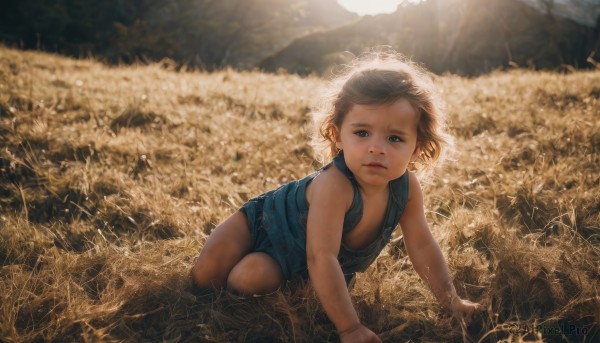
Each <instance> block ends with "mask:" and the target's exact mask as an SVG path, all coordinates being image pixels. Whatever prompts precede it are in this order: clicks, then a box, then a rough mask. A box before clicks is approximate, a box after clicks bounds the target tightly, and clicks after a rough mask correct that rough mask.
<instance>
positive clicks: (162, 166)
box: [0, 48, 600, 342]
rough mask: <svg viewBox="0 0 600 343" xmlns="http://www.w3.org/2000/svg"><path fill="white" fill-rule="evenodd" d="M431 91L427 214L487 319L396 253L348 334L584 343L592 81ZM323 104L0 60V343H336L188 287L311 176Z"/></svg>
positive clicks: (286, 314) (263, 306) (596, 133)
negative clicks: (436, 159)
mask: <svg viewBox="0 0 600 343" xmlns="http://www.w3.org/2000/svg"><path fill="white" fill-rule="evenodd" d="M436 82H437V83H438V84H439V86H440V87H441V89H442V91H443V94H444V97H445V99H446V101H447V103H448V111H449V115H450V119H451V120H450V129H451V131H452V133H453V134H454V135H455V136H456V138H457V149H456V150H457V151H456V154H455V155H454V157H453V158H454V160H453V161H452V162H450V163H448V164H446V166H445V167H444V169H443V170H441V171H439V172H438V173H437V174H436V175H435V177H433V178H431V179H430V180H428V182H427V183H426V184H425V185H424V188H425V193H426V208H427V216H428V220H429V223H430V225H431V228H432V230H433V233H434V236H435V237H436V238H437V239H438V241H439V243H440V246H441V247H442V250H443V252H444V254H445V256H446V258H447V260H448V263H449V266H450V269H451V273H452V274H453V276H454V279H455V284H456V286H457V290H458V293H459V294H460V295H461V296H464V297H467V298H469V299H472V300H474V301H478V302H480V303H482V304H484V305H485V307H486V310H485V311H484V312H483V313H481V314H480V315H477V316H476V317H475V318H474V319H473V321H472V322H471V323H469V324H468V325H461V323H459V322H457V321H456V320H455V319H453V318H452V317H451V314H450V313H448V312H447V311H446V310H444V309H443V308H441V307H440V305H439V304H438V303H437V302H436V300H435V299H434V297H433V295H432V294H431V293H430V292H429V290H427V288H426V287H425V285H424V284H423V283H422V282H421V281H420V280H419V278H418V276H417V275H416V273H415V272H414V270H413V269H412V267H411V265H410V261H409V260H408V258H407V256H406V253H405V250H404V248H403V246H402V240H401V239H396V240H395V241H394V243H393V244H391V245H390V246H389V248H388V249H386V250H385V251H384V253H383V254H382V256H380V258H379V259H378V260H377V261H376V262H375V263H374V264H373V265H372V266H371V267H370V268H369V270H368V272H366V273H364V274H361V275H359V276H358V279H357V283H356V285H355V286H354V288H353V289H352V293H351V295H352V298H353V301H354V303H355V305H356V307H357V310H358V312H359V315H360V317H361V319H362V320H363V321H364V322H365V323H366V324H367V325H368V326H369V327H371V328H372V329H374V330H375V331H376V332H379V333H381V337H382V338H383V339H384V341H388V342H399V341H409V340H410V341H421V342H440V341H448V342H458V341H463V340H464V341H483V342H488V341H492V342H497V341H503V342H521V341H536V342H541V341H544V342H561V341H571V342H594V341H597V340H598V338H600V333H599V329H598V323H599V322H600V295H599V285H600V283H599V281H600V229H599V227H600V173H599V172H598V170H599V169H600V168H599V167H600V154H599V153H600V130H599V129H600V124H599V123H600V72H599V71H593V72H589V71H588V72H574V73H570V74H558V73H548V72H544V73H541V72H533V71H512V72H505V73H500V72H497V73H493V74H491V75H487V76H482V77H479V78H475V79H465V78H460V77H456V76H451V75H448V76H442V77H438V78H437V80H436ZM322 85H323V80H321V79H319V78H316V77H308V78H300V77H297V76H293V75H284V74H281V75H272V74H262V73H259V72H236V71H232V70H223V71H219V72H214V73H203V72H191V71H190V72H186V71H175V70H172V69H169V67H168V66H165V65H161V64H154V65H148V66H130V67H116V68H108V67H105V66H103V65H102V64H100V63H97V62H94V61H86V60H78V61H77V60H71V59H66V58H63V57H58V56H54V55H49V54H41V53H35V52H21V51H16V50H11V49H6V48H0V175H1V177H0V208H1V209H0V299H1V300H0V303H1V308H0V339H1V340H2V341H7V342H13V341H14V342H21V341H25V342H33V341H65V340H66V341H172V342H179V341H205V342H236V341H247V342H253V341H256V342H264V341H289V342H292V341H296V342H305V341H306V342H314V341H337V340H338V338H337V335H336V334H335V331H334V327H333V325H332V324H331V323H330V322H329V320H328V319H327V317H326V315H325V314H324V312H323V310H322V309H321V307H320V305H319V302H318V299H317V298H316V296H315V294H314V293H313V292H312V290H311V289H310V288H309V287H308V288H307V287H297V286H295V285H291V286H288V287H285V288H284V289H282V290H281V291H278V292H276V293H274V294H270V295H267V296H261V297H252V298H239V297H236V296H233V295H230V294H227V293H214V292H197V291H196V290H194V289H193V288H192V287H191V285H190V282H189V280H188V276H187V273H188V270H189V268H190V266H191V264H192V262H193V259H194V257H195V256H196V255H197V253H198V252H199V250H200V249H201V247H202V244H203V242H204V241H205V239H206V237H207V236H208V234H209V233H210V232H211V230H212V229H213V228H214V227H215V225H216V224H217V223H218V222H219V221H221V220H222V219H224V218H225V217H226V216H227V215H229V214H230V213H231V212H232V211H233V210H235V209H236V208H237V207H238V206H240V205H241V204H242V203H243V202H244V201H245V200H247V199H248V198H249V197H251V196H253V195H256V194H259V193H261V192H263V191H265V190H268V189H271V188H273V187H276V186H277V185H279V184H281V183H283V182H286V181H289V180H292V179H295V178H299V177H302V176H304V175H306V174H308V173H310V172H312V171H313V170H314V169H315V168H317V167H318V163H317V162H316V161H315V160H314V159H313V158H312V152H311V148H310V146H309V139H308V132H309V128H310V121H309V116H308V112H309V109H310V107H311V106H313V105H314V104H315V101H317V99H318V94H319V91H320V89H321V86H322ZM571 329H572V330H571Z"/></svg>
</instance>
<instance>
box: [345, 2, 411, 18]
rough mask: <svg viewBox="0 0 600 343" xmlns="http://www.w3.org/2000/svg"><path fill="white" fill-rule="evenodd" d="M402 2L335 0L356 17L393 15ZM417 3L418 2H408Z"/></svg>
mask: <svg viewBox="0 0 600 343" xmlns="http://www.w3.org/2000/svg"><path fill="white" fill-rule="evenodd" d="M403 1H404V0H337V2H338V3H339V4H340V5H341V6H342V7H344V8H345V9H346V10H348V11H350V12H354V13H356V14H358V15H361V16H363V15H377V14H382V13H394V12H395V11H396V8H397V7H398V4H400V3H401V2H403ZM409 1H410V2H419V1H420V0H409Z"/></svg>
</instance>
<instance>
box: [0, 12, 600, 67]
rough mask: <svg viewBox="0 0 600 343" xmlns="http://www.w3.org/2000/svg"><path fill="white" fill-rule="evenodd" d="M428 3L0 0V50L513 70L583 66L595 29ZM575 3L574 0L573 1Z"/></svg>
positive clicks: (245, 63)
mask: <svg viewBox="0 0 600 343" xmlns="http://www.w3.org/2000/svg"><path fill="white" fill-rule="evenodd" d="M537 1H538V2H539V3H540V4H541V5H544V6H546V7H544V6H542V8H547V9H548V10H547V11H545V12H544V11H540V10H539V9H534V8H533V7H531V6H528V5H526V4H524V3H523V2H522V1H521V0H428V1H423V2H421V3H419V4H412V3H408V2H406V3H405V4H404V5H402V6H400V7H399V10H398V11H397V12H396V13H393V14H389V15H378V16H373V17H370V16H368V17H363V18H359V17H357V16H356V15H354V14H351V13H349V12H347V11H345V10H344V9H343V8H341V7H340V6H339V5H338V4H337V2H336V1H335V0H103V1H92V0H56V1H52V2H50V1H44V0H5V1H2V2H0V42H3V43H4V44H6V45H9V46H16V47H21V48H24V49H40V50H46V51H51V52H57V53H61V54H66V55H70V56H75V57H88V56H93V57H95V58H99V59H102V60H104V61H106V62H109V63H130V62H134V61H140V60H141V61H146V60H150V61H158V60H161V59H164V58H169V59H171V60H173V61H174V62H175V63H176V64H178V65H188V66H191V67H199V68H203V69H208V70H212V69H215V68H222V67H226V66H232V67H235V68H239V69H251V68H256V67H259V68H261V69H265V70H269V71H275V70H278V69H286V70H289V71H292V72H297V73H310V72H324V71H326V70H327V69H328V68H329V67H330V66H331V65H332V64H334V63H339V62H343V61H344V60H345V59H346V58H347V56H348V54H347V53H345V52H347V51H350V52H352V53H354V54H357V53H360V52H361V51H363V50H364V49H366V48H368V47H371V46H375V45H390V46H392V47H394V48H395V49H396V50H399V51H401V52H403V53H405V54H406V55H408V56H411V57H412V59H414V60H416V61H419V62H422V63H424V64H426V65H427V66H428V67H429V68H430V69H432V70H434V71H436V72H444V71H451V72H458V73H462V74H467V75H473V74H478V73H481V72H486V71H489V70H492V69H496V68H502V67H506V66H510V65H518V66H522V67H532V68H544V69H548V68H550V69H552V68H557V67H565V66H567V67H575V68H585V67H591V66H593V65H594V64H595V63H596V62H595V61H596V60H595V59H596V58H598V55H599V54H600V40H599V37H600V35H599V31H600V25H599V23H600V22H599V21H598V20H597V22H596V25H595V27H589V26H585V25H582V24H579V23H577V22H575V21H574V20H571V19H566V18H564V17H561V16H558V15H556V14H555V13H553V12H552V10H551V9H552V5H553V2H554V0H537ZM573 1H577V0H573Z"/></svg>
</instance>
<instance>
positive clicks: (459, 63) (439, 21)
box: [259, 0, 600, 75]
mask: <svg viewBox="0 0 600 343" xmlns="http://www.w3.org/2000/svg"><path fill="white" fill-rule="evenodd" d="M597 9H598V10H600V6H597ZM375 45H389V46H392V47H393V48H394V49H395V50H397V51H400V52H402V53H403V54H405V55H408V56H411V58H412V59H413V60H415V61H417V62H420V63H423V64H425V65H426V66H427V67H428V68H429V69H431V70H433V71H435V72H437V73H443V72H451V73H459V74H463V75H480V74H482V73H487V72H490V71H492V70H495V69H506V68H508V67H511V66H520V67H523V68H530V69H557V68H564V67H565V66H566V65H568V66H571V67H574V68H587V67H591V66H593V64H592V63H593V57H594V56H598V54H600V35H599V31H598V28H594V26H592V27H589V26H586V25H584V24H580V23H577V22H575V21H573V20H571V19H569V18H565V17H564V16H561V15H558V14H552V15H549V14H546V13H544V12H543V11H540V10H539V9H535V8H534V7H532V6H529V5H527V4H526V3H524V2H523V1H521V0H483V1H482V0H428V1H426V2H423V3H420V4H410V3H408V4H405V5H404V6H400V7H399V8H398V10H397V11H396V12H395V13H393V14H388V15H378V16H374V17H371V16H367V17H364V18H362V19H361V20H360V21H357V22H354V23H351V24H348V25H346V26H343V27H340V28H335V29H331V30H328V31H324V32H316V33H313V34H311V35H307V36H304V37H300V38H298V39H296V40H295V41H293V42H292V43H291V44H289V45H288V46H286V47H285V48H284V49H282V50H280V51H278V52H277V53H275V54H274V55H272V56H269V57H267V58H266V59H264V60H263V61H262V62H261V63H260V64H259V66H260V67H261V68H262V69H264V70H267V71H275V70H278V69H285V70H288V71H292V72H298V73H301V74H306V73H310V72H317V73H326V72H327V71H328V70H329V68H330V67H331V66H332V65H334V64H336V63H339V62H345V61H347V59H348V58H349V56H350V54H348V52H350V53H353V54H359V53H360V52H362V51H363V50H364V49H365V48H367V47H370V46H375ZM594 51H595V53H592V52H594ZM589 56H592V59H591V60H588V57H589ZM590 61H592V62H590Z"/></svg>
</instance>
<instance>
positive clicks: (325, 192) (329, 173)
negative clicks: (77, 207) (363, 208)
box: [306, 166, 354, 208]
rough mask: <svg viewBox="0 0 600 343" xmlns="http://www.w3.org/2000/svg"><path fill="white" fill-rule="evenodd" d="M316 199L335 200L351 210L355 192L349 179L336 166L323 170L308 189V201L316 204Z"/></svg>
mask: <svg viewBox="0 0 600 343" xmlns="http://www.w3.org/2000/svg"><path fill="white" fill-rule="evenodd" d="M315 197H324V198H333V199H336V201H342V202H343V203H344V204H346V208H350V205H351V204H352V199H353V197H354V190H353V188H352V183H351V182H350V180H349V179H348V177H346V175H344V174H343V173H342V172H341V171H340V170H339V169H337V168H336V167H335V166H330V167H329V168H326V169H324V170H322V171H321V172H320V173H319V175H317V176H316V177H315V178H314V179H313V180H312V182H311V183H310V184H309V185H308V188H307V189H306V200H307V201H308V203H309V204H310V203H312V202H314V201H313V200H314V198H315Z"/></svg>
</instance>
